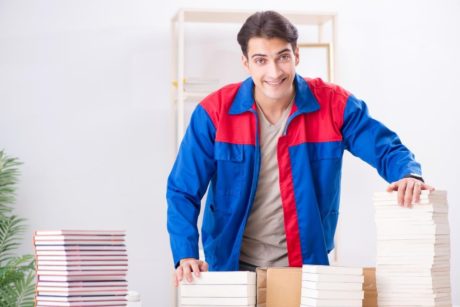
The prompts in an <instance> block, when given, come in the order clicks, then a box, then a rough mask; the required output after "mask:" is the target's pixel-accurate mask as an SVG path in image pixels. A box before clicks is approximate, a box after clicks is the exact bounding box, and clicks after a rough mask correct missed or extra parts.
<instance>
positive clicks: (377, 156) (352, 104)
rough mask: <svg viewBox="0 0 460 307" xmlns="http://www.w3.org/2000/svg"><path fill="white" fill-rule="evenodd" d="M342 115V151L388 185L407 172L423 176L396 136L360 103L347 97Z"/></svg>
mask: <svg viewBox="0 0 460 307" xmlns="http://www.w3.org/2000/svg"><path fill="white" fill-rule="evenodd" d="M343 116H344V119H343V126H342V136H343V140H344V144H345V149H347V150H348V151H350V152H351V153H352V154H353V155H355V156H357V157H359V158H361V159H363V160H364V161H366V162H367V163H369V164H370V165H372V166H373V167H374V168H376V169H377V171H378V173H379V174H380V176H382V177H383V178H384V179H385V180H386V181H387V182H389V183H391V182H394V181H397V180H399V179H401V178H403V177H404V176H406V175H408V174H410V173H414V174H418V175H420V176H421V175H422V172H421V167H420V164H419V163H418V162H417V161H415V158H414V155H413V154H412V153H411V152H410V151H409V149H408V148H407V147H406V146H404V145H403V144H402V143H401V140H400V139H399V137H398V136H397V135H396V133H394V132H393V131H391V130H390V129H388V128H387V127H385V126H384V125H383V124H382V123H380V122H379V121H377V120H375V119H373V118H372V117H371V116H370V115H369V112H368V110H367V106H366V104H365V103H364V102H363V101H361V100H359V99H357V98H356V97H355V96H353V95H350V96H349V97H348V99H347V103H346V106H345V110H344V115H343Z"/></svg>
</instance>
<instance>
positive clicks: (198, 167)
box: [166, 105, 216, 284]
mask: <svg viewBox="0 0 460 307" xmlns="http://www.w3.org/2000/svg"><path fill="white" fill-rule="evenodd" d="M215 132H216V129H215V127H214V124H213V122H212V121H211V119H210V117H209V115H208V113H207V112H206V110H205V109H204V108H203V107H202V106H201V105H199V106H198V107H197V108H196V109H195V111H194V112H193V114H192V117H191V121H190V125H189V127H188V128H187V131H186V133H185V136H184V139H183V140H182V143H181V146H180V149H179V153H178V155H177V158H176V161H175V163H174V166H173V169H172V171H171V173H170V175H169V178H168V185H167V194H166V198H167V202H168V212H167V227H168V232H169V236H170V244H171V249H172V253H173V258H174V264H175V267H179V268H178V269H177V272H176V276H177V277H176V284H177V282H178V281H179V280H182V276H183V275H182V274H185V275H186V277H187V279H189V278H191V275H190V271H194V272H195V273H196V274H199V271H200V270H205V269H206V267H207V266H205V265H204V264H201V263H200V262H199V261H198V260H197V259H198V258H199V256H198V237H199V234H198V228H197V219H198V215H199V213H200V205H201V199H202V197H203V195H204V194H205V192H206V189H207V187H208V184H209V181H210V179H211V177H212V175H213V174H214V171H215V161H214V139H215ZM197 269H199V270H197ZM177 278H178V279H177Z"/></svg>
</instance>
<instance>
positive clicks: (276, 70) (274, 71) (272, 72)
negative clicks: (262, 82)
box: [267, 61, 283, 80]
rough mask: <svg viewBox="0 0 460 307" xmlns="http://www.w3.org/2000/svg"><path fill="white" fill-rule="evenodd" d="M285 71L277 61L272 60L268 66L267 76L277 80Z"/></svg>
mask: <svg viewBox="0 0 460 307" xmlns="http://www.w3.org/2000/svg"><path fill="white" fill-rule="evenodd" d="M282 74H283V71H282V70H281V68H280V67H279V65H278V63H277V62H276V61H270V63H269V64H268V68H267V76H268V78H269V79H270V80H277V79H278V78H280V77H281V75H282Z"/></svg>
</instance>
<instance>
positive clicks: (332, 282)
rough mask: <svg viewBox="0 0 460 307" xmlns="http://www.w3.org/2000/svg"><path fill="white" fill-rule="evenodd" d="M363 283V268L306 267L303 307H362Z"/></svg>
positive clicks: (302, 291) (303, 269)
mask: <svg viewBox="0 0 460 307" xmlns="http://www.w3.org/2000/svg"><path fill="white" fill-rule="evenodd" d="M363 282H364V275H363V269H362V268H351V267H339V266H324V265H304V266H303V267H302V290H301V296H302V297H301V306H336V307H339V306H340V307H355V306H356V307H358V306H359V307H360V306H362V303H363V298H364V291H363Z"/></svg>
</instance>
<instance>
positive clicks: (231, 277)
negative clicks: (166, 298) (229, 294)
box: [181, 271, 256, 285]
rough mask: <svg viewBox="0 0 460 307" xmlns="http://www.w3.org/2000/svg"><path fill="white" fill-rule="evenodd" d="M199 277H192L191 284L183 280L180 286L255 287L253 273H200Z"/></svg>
mask: <svg viewBox="0 0 460 307" xmlns="http://www.w3.org/2000/svg"><path fill="white" fill-rule="evenodd" d="M200 275H201V276H200V277H195V276H194V277H193V280H192V282H190V283H189V282H188V281H186V280H185V279H184V280H183V281H182V282H181V284H195V285H209V284H212V285H246V284H247V285H255V284H256V273H254V272H245V271H240V272H201V274H200Z"/></svg>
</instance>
